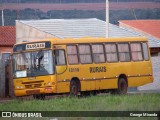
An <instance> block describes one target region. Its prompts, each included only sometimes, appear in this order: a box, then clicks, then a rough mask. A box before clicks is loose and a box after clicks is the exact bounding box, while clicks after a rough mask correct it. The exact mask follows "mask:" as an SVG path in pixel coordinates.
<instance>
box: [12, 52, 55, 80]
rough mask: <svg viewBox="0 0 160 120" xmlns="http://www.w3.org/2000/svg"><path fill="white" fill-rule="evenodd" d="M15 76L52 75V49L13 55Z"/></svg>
mask: <svg viewBox="0 0 160 120" xmlns="http://www.w3.org/2000/svg"><path fill="white" fill-rule="evenodd" d="M13 61H14V62H13V66H14V71H13V74H14V78H22V77H34V76H42V75H50V74H53V73H54V70H53V68H54V67H53V55H52V51H51V50H39V51H34V52H21V53H16V54H14V55H13Z"/></svg>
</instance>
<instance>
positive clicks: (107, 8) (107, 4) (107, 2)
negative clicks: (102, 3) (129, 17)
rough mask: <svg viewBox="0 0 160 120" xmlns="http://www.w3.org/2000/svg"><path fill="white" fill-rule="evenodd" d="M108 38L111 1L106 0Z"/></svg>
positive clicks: (107, 35) (107, 36) (107, 34)
mask: <svg viewBox="0 0 160 120" xmlns="http://www.w3.org/2000/svg"><path fill="white" fill-rule="evenodd" d="M106 38H109V0H106Z"/></svg>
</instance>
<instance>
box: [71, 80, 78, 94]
mask: <svg viewBox="0 0 160 120" xmlns="http://www.w3.org/2000/svg"><path fill="white" fill-rule="evenodd" d="M77 95H78V85H77V83H76V81H71V83H70V96H77Z"/></svg>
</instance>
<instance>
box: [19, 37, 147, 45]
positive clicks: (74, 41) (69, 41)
mask: <svg viewBox="0 0 160 120" xmlns="http://www.w3.org/2000/svg"><path fill="white" fill-rule="evenodd" d="M46 41H50V42H51V43H52V44H79V43H101V42H138V41H139V42H140V41H141V42H143V41H145V42H147V41H148V39H147V38H146V37H128V38H93V37H85V38H63V39H61V38H49V39H43V40H34V41H30V42H22V43H18V44H28V43H34V42H46ZM18 44H16V45H18Z"/></svg>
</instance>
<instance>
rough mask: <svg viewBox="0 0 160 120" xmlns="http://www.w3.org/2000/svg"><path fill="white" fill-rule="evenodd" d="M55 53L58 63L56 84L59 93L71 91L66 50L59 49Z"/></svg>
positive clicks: (56, 62)
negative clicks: (67, 72)
mask: <svg viewBox="0 0 160 120" xmlns="http://www.w3.org/2000/svg"><path fill="white" fill-rule="evenodd" d="M54 54H55V64H56V84H57V85H56V86H57V93H62V92H69V82H67V81H68V80H67V74H66V71H67V65H66V57H65V50H63V49H57V50H55V52H54Z"/></svg>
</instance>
